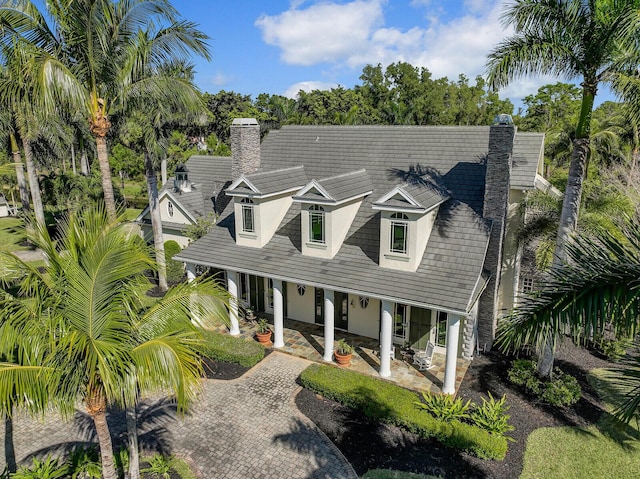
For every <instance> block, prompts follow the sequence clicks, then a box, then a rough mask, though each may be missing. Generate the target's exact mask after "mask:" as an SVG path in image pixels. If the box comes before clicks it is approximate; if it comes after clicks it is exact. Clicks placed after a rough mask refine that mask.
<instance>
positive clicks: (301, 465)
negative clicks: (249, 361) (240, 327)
mask: <svg viewBox="0 0 640 479" xmlns="http://www.w3.org/2000/svg"><path fill="white" fill-rule="evenodd" d="M308 364H309V361H307V360H305V359H302V358H296V357H292V356H288V355H285V354H282V353H277V352H274V353H272V354H270V355H269V356H267V358H265V359H264V360H263V361H262V362H261V363H260V364H258V365H257V366H256V367H254V368H253V369H251V370H250V371H249V372H248V373H246V374H245V375H244V376H242V377H241V378H239V379H236V380H233V381H216V380H207V381H206V382H205V385H204V390H203V392H202V395H201V396H200V398H199V399H198V401H197V403H196V404H195V405H194V406H193V407H192V409H191V412H190V414H189V415H188V416H186V417H183V418H179V419H177V420H176V419H175V418H174V417H173V414H171V415H170V416H169V417H167V416H164V417H163V415H162V414H158V412H159V411H161V410H162V408H158V407H154V406H157V404H156V405H153V404H152V405H150V407H147V408H143V409H142V410H141V411H140V413H139V415H140V422H141V423H144V425H142V426H141V434H140V442H141V444H148V445H150V446H154V447H155V448H159V449H163V448H165V449H168V450H170V451H171V452H173V453H174V454H178V455H180V456H181V457H184V458H186V459H187V460H188V461H189V462H190V463H191V465H192V467H194V468H195V469H196V471H197V472H198V473H199V475H200V477H201V478H203V479H209V478H211V479H214V478H225V479H227V478H228V479H240V478H242V479H244V478H253V479H260V478H275V477H287V478H292V479H293V478H305V479H306V478H308V479H312V478H318V479H320V478H331V479H339V478H346V479H351V478H354V479H357V475H356V474H355V472H354V471H353V469H352V468H351V466H350V465H349V464H348V462H347V461H346V460H345V459H344V456H342V454H341V453H340V451H339V450H338V449H337V448H336V447H335V446H334V445H333V443H331V441H329V439H327V438H326V436H324V434H323V433H322V432H320V431H319V430H318V429H317V428H316V427H315V425H314V424H313V423H312V422H311V421H309V420H308V419H307V418H306V417H304V416H303V415H302V414H301V413H300V412H299V411H298V409H297V408H296V406H295V404H294V398H295V393H296V392H297V391H298V388H299V386H298V385H297V384H296V383H295V379H296V378H297V377H298V375H299V374H300V373H301V372H302V370H304V368H306V367H307V366H308ZM123 429H124V427H123V425H122V419H121V418H115V421H114V423H113V430H112V432H113V434H114V435H116V436H117V435H118V434H121V433H122V431H123ZM0 433H1V434H3V435H4V425H0ZM92 435H93V434H92V428H91V425H90V424H87V421H86V418H84V419H83V418H82V416H81V415H77V417H76V420H75V421H74V422H73V423H62V422H61V421H60V420H59V419H55V418H54V417H53V416H51V417H50V418H49V419H48V420H47V421H46V422H44V423H43V422H38V421H33V420H31V419H28V418H24V417H21V418H18V419H16V421H15V424H14V444H15V451H16V457H17V460H18V462H20V461H23V460H24V459H25V457H27V456H28V455H30V454H33V453H35V452H38V451H39V452H43V451H55V452H62V451H64V450H65V449H68V447H69V446H71V445H75V444H78V443H84V442H88V441H91V440H92V439H91V438H92ZM3 452H4V451H3ZM3 462H4V454H2V456H1V457H0V470H2V468H3V467H4V463H3Z"/></svg>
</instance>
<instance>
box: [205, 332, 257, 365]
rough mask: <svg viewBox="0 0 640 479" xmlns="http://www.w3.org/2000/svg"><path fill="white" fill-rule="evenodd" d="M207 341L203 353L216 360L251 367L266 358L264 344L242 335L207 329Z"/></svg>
mask: <svg viewBox="0 0 640 479" xmlns="http://www.w3.org/2000/svg"><path fill="white" fill-rule="evenodd" d="M205 343H206V345H205V347H204V348H203V351H202V355H203V356H205V357H206V358H209V359H213V360H214V361H224V362H227V363H237V364H240V365H241V366H245V367H247V368H251V367H253V366H255V365H256V364H258V363H259V362H260V361H261V360H262V358H264V353H265V349H264V346H262V345H261V344H260V343H257V342H255V341H247V340H246V339H244V338H242V337H238V336H230V335H228V334H221V333H216V332H214V331H206V332H205Z"/></svg>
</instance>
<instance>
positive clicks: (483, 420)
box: [469, 393, 515, 436]
mask: <svg viewBox="0 0 640 479" xmlns="http://www.w3.org/2000/svg"><path fill="white" fill-rule="evenodd" d="M508 410H509V406H507V395H506V394H505V395H503V396H502V398H500V399H499V400H497V401H496V400H495V399H494V397H493V396H492V395H491V393H489V400H488V401H487V400H486V399H485V398H482V406H476V407H475V408H474V410H473V411H471V414H470V415H469V417H470V419H471V420H472V421H473V423H474V424H475V425H476V426H478V427H480V428H482V429H484V430H486V431H489V432H490V433H493V434H498V435H500V436H505V435H506V433H508V432H510V431H513V430H514V429H515V428H514V427H513V426H512V425H511V424H509V418H510V417H511V416H509V415H508V414H507V411H508Z"/></svg>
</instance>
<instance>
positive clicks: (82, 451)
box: [66, 447, 102, 479]
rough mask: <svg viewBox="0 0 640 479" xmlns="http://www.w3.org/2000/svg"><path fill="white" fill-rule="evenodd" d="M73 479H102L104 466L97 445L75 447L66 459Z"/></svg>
mask: <svg viewBox="0 0 640 479" xmlns="http://www.w3.org/2000/svg"><path fill="white" fill-rule="evenodd" d="M66 464H67V467H68V472H69V473H70V474H71V479H100V478H101V477H102V466H101V464H100V456H99V455H98V451H97V449H96V448H95V447H88V448H84V447H79V448H77V449H74V450H73V451H72V452H71V454H69V457H67V461H66Z"/></svg>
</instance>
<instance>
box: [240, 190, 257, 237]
mask: <svg viewBox="0 0 640 479" xmlns="http://www.w3.org/2000/svg"><path fill="white" fill-rule="evenodd" d="M241 203H242V231H244V232H245V233H254V232H255V222H254V211H253V208H254V204H253V200H251V199H250V198H243V199H242V201H241Z"/></svg>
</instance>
